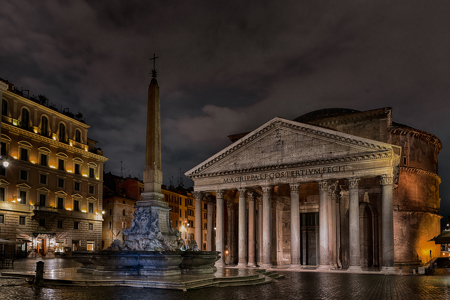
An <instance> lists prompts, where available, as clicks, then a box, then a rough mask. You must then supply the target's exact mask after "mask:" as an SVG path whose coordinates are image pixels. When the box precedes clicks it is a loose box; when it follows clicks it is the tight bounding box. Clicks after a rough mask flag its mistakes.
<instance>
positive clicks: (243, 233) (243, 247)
mask: <svg viewBox="0 0 450 300" xmlns="http://www.w3.org/2000/svg"><path fill="white" fill-rule="evenodd" d="M238 191H239V225H238V229H239V260H238V265H237V266H238V267H241V268H245V267H246V266H247V230H246V229H247V221H246V201H245V200H246V199H245V198H246V194H247V189H246V188H239V190H238Z"/></svg>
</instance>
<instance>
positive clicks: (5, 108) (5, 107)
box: [2, 99, 8, 116]
mask: <svg viewBox="0 0 450 300" xmlns="http://www.w3.org/2000/svg"><path fill="white" fill-rule="evenodd" d="M2 115H4V116H8V101H6V100H5V99H2Z"/></svg>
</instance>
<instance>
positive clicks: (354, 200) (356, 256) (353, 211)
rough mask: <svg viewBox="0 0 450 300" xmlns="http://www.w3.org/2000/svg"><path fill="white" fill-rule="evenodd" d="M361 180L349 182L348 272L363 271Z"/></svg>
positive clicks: (355, 179) (350, 180)
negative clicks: (360, 234) (360, 225)
mask: <svg viewBox="0 0 450 300" xmlns="http://www.w3.org/2000/svg"><path fill="white" fill-rule="evenodd" d="M358 182H359V178H351V179H349V180H348V192H349V208H348V223H349V243H350V263H349V267H348V271H361V259H360V257H361V246H360V239H359V191H358Z"/></svg>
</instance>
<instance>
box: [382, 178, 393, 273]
mask: <svg viewBox="0 0 450 300" xmlns="http://www.w3.org/2000/svg"><path fill="white" fill-rule="evenodd" d="M393 186H394V178H393V176H392V175H391V174H384V175H383V176H381V221H382V224H381V247H382V259H383V260H382V265H381V266H382V270H381V271H382V272H383V273H386V274H396V273H397V271H396V269H395V267H394V211H393V210H394V208H393Z"/></svg>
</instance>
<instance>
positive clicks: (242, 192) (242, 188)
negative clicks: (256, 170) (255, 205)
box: [238, 187, 247, 197]
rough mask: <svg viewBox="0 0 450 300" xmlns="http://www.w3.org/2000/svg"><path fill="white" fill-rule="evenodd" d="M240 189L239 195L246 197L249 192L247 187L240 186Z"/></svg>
mask: <svg viewBox="0 0 450 300" xmlns="http://www.w3.org/2000/svg"><path fill="white" fill-rule="evenodd" d="M238 191H239V197H245V194H246V193H247V188H244V187H240V188H238Z"/></svg>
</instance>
